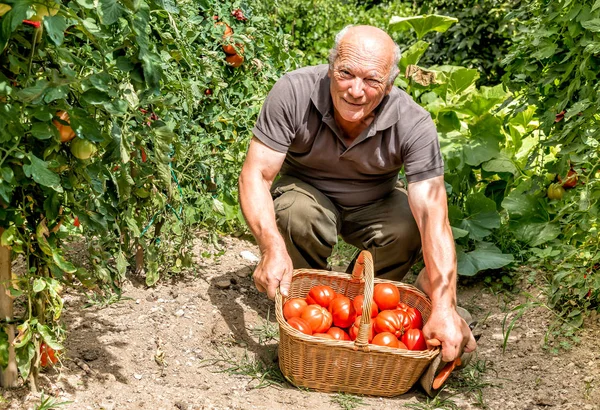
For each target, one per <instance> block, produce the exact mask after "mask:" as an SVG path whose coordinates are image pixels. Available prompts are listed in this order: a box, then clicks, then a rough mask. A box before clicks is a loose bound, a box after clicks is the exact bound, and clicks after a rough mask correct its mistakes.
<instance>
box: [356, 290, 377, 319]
mask: <svg viewBox="0 0 600 410" xmlns="http://www.w3.org/2000/svg"><path fill="white" fill-rule="evenodd" d="M364 300H365V297H364V295H358V296H357V297H355V298H354V300H353V301H352V304H353V305H354V309H355V310H356V315H357V316H360V315H362V308H363V301H364ZM378 313H379V309H378V308H377V303H375V301H374V300H373V301H371V317H372V318H374V317H377V314H378Z"/></svg>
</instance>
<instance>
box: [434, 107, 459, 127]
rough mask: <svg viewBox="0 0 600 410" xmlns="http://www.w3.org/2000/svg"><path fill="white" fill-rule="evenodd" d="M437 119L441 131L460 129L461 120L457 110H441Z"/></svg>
mask: <svg viewBox="0 0 600 410" xmlns="http://www.w3.org/2000/svg"><path fill="white" fill-rule="evenodd" d="M436 119H437V124H438V127H437V129H438V131H439V132H450V131H454V130H457V131H458V130H460V120H459V119H458V115H456V111H440V112H439V113H438V116H437V118H436Z"/></svg>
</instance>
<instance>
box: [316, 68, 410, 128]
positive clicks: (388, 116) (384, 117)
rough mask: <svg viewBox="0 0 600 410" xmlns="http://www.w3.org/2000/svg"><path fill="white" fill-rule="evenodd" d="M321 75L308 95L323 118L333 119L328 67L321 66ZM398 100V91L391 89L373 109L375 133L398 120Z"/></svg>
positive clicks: (394, 88)
mask: <svg viewBox="0 0 600 410" xmlns="http://www.w3.org/2000/svg"><path fill="white" fill-rule="evenodd" d="M322 67H323V73H322V74H321V75H320V76H319V78H318V80H317V81H316V82H315V87H314V89H313V91H312V93H311V95H310V99H311V101H312V103H313V104H314V106H315V108H316V109H317V110H318V111H319V112H320V113H321V115H322V116H323V117H331V118H333V101H332V100H331V94H330V92H329V86H330V83H331V82H330V78H329V76H328V75H327V73H328V70H329V65H327V64H323V65H322ZM399 99H400V90H399V89H398V88H397V87H395V86H394V87H392V91H390V93H389V94H388V95H386V96H385V97H384V98H383V100H381V103H380V104H379V106H378V107H377V108H376V109H375V110H376V112H375V121H374V129H375V131H383V130H385V129H387V128H390V127H391V126H392V125H394V124H396V123H397V122H398V120H399V119H400V107H399V106H398V103H399Z"/></svg>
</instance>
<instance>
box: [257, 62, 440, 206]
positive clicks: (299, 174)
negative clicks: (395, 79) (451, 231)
mask: <svg viewBox="0 0 600 410" xmlns="http://www.w3.org/2000/svg"><path fill="white" fill-rule="evenodd" d="M327 70H328V66H327V65H326V64H323V65H319V66H314V67H306V68H301V69H299V70H296V71H293V72H291V73H288V74H286V75H284V76H283V77H282V78H281V79H280V80H279V81H277V83H276V84H275V85H274V86H273V88H272V89H271V91H270V92H269V95H268V96H267V98H266V100H265V103H264V105H263V107H262V109H261V112H260V115H259V117H258V120H257V121H256V125H255V126H254V129H253V132H254V135H255V136H256V138H258V139H259V140H260V141H261V142H263V143H264V144H265V145H267V146H268V147H270V148H272V149H274V150H275V151H278V152H282V153H286V154H287V155H286V157H285V161H284V163H283V165H282V168H281V171H280V172H281V174H285V175H290V176H294V177H296V178H299V179H301V180H303V181H305V182H307V183H309V184H311V185H313V186H314V187H315V188H317V189H319V190H320V191H321V192H323V193H324V194H325V195H327V196H328V197H329V198H330V199H331V200H332V201H333V202H334V203H337V204H339V205H342V206H360V205H366V204H369V203H372V202H374V201H377V200H378V199H380V198H382V197H384V196H385V195H386V194H388V193H389V192H391V191H392V190H393V189H394V187H395V185H396V182H397V180H398V172H399V171H400V169H401V168H402V167H403V166H404V173H405V175H406V178H407V180H408V182H409V183H410V182H416V181H422V180H425V179H428V178H433V177H436V176H439V175H443V174H444V163H443V159H442V155H441V153H440V145H439V141H438V135H437V131H436V128H435V124H434V123H433V121H432V119H431V116H430V115H429V113H428V112H427V111H426V110H425V109H423V108H422V107H421V106H419V105H418V104H417V103H415V102H414V101H413V99H412V98H411V97H410V96H409V95H408V94H406V93H405V92H404V91H402V90H400V89H399V88H397V87H393V88H392V91H391V92H390V93H389V95H387V96H386V97H384V99H383V101H382V102H381V104H380V105H379V106H378V107H377V109H376V115H375V119H374V120H373V121H372V122H371V124H370V125H369V126H368V127H367V128H366V129H365V130H364V131H363V132H362V133H361V134H360V135H359V136H358V137H357V138H356V139H355V140H354V141H353V142H352V144H351V145H349V146H347V145H346V143H345V142H344V139H343V133H342V132H341V130H340V129H339V128H338V126H337V124H336V122H335V120H334V117H333V102H332V100H331V95H330V92H329V83H330V80H329V77H328V76H327Z"/></svg>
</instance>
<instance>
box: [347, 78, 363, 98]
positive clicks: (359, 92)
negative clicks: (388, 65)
mask: <svg viewBox="0 0 600 410" xmlns="http://www.w3.org/2000/svg"><path fill="white" fill-rule="evenodd" d="M348 94H350V95H351V96H352V98H360V97H362V96H363V95H364V94H365V90H364V84H363V80H362V78H358V77H355V78H354V79H353V80H352V83H350V87H348Z"/></svg>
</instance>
